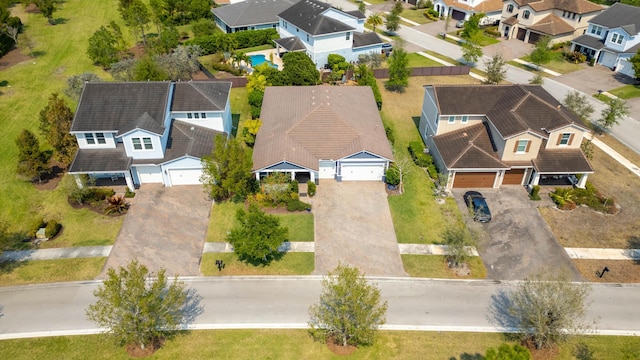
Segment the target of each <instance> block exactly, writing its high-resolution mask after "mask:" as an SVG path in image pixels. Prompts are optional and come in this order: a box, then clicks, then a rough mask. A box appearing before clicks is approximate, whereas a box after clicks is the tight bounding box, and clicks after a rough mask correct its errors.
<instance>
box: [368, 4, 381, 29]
mask: <svg viewBox="0 0 640 360" xmlns="http://www.w3.org/2000/svg"><path fill="white" fill-rule="evenodd" d="M363 4H364V2H363ZM383 23H384V20H383V18H382V15H380V13H373V14H371V15H369V17H368V18H367V25H369V26H371V27H372V28H373V31H374V32H375V31H376V29H377V28H378V26H382V24H383Z"/></svg>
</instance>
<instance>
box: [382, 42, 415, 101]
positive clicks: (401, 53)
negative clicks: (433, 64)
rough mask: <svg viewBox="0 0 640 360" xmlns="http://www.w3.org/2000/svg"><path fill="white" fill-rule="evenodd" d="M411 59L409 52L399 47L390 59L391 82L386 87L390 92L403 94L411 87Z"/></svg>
mask: <svg viewBox="0 0 640 360" xmlns="http://www.w3.org/2000/svg"><path fill="white" fill-rule="evenodd" d="M407 66H409V57H408V56H407V52H406V51H405V50H404V49H403V48H402V46H398V48H397V49H395V50H394V51H393V52H392V53H391V56H390V57H389V80H387V82H385V83H384V87H385V88H386V89H387V90H389V91H397V92H403V91H404V89H405V88H406V87H407V86H409V74H410V70H409V68H408V67H407Z"/></svg>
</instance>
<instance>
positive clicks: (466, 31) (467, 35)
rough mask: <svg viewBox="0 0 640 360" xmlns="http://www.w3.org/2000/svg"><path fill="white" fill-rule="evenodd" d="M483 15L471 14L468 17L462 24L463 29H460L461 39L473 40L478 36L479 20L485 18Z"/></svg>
mask: <svg viewBox="0 0 640 360" xmlns="http://www.w3.org/2000/svg"><path fill="white" fill-rule="evenodd" d="M485 16H486V15H485V14H484V13H477V14H473V15H471V16H470V17H469V19H468V20H467V21H465V22H464V28H463V29H462V33H461V34H460V36H462V38H463V39H466V40H470V39H473V38H475V37H476V36H478V35H479V34H480V19H482V18H483V17H485Z"/></svg>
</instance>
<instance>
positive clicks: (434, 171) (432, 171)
mask: <svg viewBox="0 0 640 360" xmlns="http://www.w3.org/2000/svg"><path fill="white" fill-rule="evenodd" d="M427 173H428V174H429V177H430V178H432V179H433V180H438V168H437V167H436V164H429V166H427Z"/></svg>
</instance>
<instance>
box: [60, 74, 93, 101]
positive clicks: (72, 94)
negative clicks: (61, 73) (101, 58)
mask: <svg viewBox="0 0 640 360" xmlns="http://www.w3.org/2000/svg"><path fill="white" fill-rule="evenodd" d="M100 81H102V79H100V77H98V75H96V74H94V73H92V72H83V73H82V74H78V75H71V76H69V77H68V78H67V87H66V88H65V89H64V90H63V92H64V94H65V95H67V96H68V97H69V98H70V99H71V100H74V101H78V100H80V95H81V94H82V90H83V89H84V84H86V83H88V82H100Z"/></svg>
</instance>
